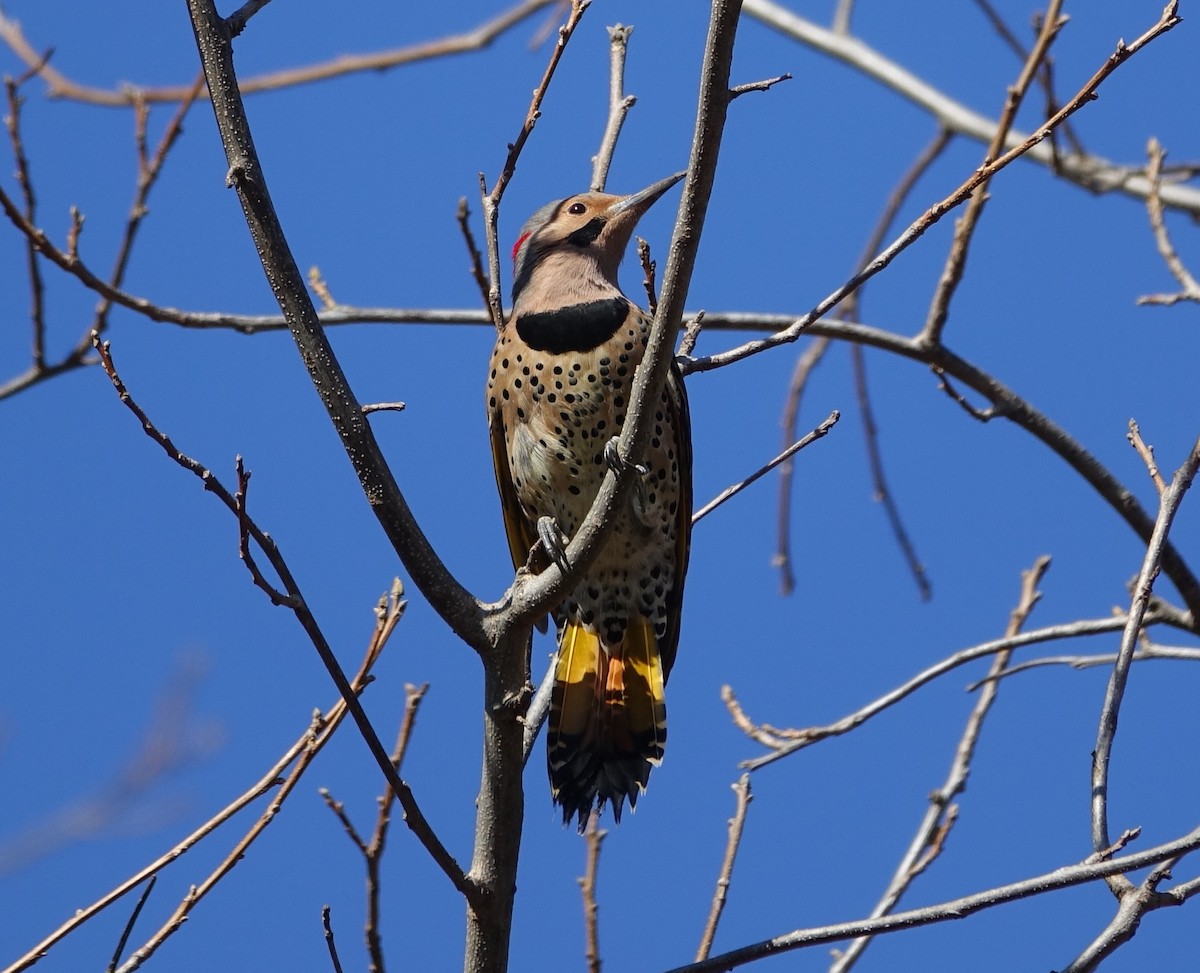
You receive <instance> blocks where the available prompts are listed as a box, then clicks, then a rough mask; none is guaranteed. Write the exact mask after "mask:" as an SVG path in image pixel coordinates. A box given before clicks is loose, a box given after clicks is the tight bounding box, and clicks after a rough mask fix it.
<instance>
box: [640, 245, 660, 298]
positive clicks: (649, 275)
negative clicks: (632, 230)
mask: <svg viewBox="0 0 1200 973" xmlns="http://www.w3.org/2000/svg"><path fill="white" fill-rule="evenodd" d="M637 255H638V263H639V264H641V267H642V288H643V290H645V292H646V309H647V310H648V311H649V312H650V313H651V314H655V313H657V312H658V288H657V287H656V286H655V283H654V278H655V271H656V270H657V269H658V264H657V263H655V261H654V260H653V259H652V258H651V256H650V244H649V243H647V242H646V241H645V240H643V239H642V238H641V237H638V238H637Z"/></svg>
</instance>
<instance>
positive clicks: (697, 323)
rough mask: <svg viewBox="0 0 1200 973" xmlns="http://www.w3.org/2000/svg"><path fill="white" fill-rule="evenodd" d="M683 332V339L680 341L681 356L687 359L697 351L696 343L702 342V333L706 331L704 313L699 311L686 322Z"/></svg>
mask: <svg viewBox="0 0 1200 973" xmlns="http://www.w3.org/2000/svg"><path fill="white" fill-rule="evenodd" d="M681 330H682V331H683V337H682V338H680V339H679V354H680V356H682V357H687V356H689V355H691V353H692V352H693V351H695V350H696V342H697V341H699V340H700V332H701V331H703V330H704V312H703V311H697V312H696V313H695V314H694V315H693V316H692V317H690V318H688V319H687V320H686V321H684V322H683V328H682V329H681Z"/></svg>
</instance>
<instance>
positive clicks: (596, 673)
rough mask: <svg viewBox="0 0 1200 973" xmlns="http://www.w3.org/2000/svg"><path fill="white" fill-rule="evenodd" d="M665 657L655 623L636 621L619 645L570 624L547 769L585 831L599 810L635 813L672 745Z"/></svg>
mask: <svg viewBox="0 0 1200 973" xmlns="http://www.w3.org/2000/svg"><path fill="white" fill-rule="evenodd" d="M664 675H665V674H664V672H663V664H662V656H661V653H660V652H659V648H658V642H657V640H656V639H655V637H654V630H653V628H652V627H651V625H650V623H649V621H647V620H646V619H644V618H642V617H640V616H638V617H636V618H634V619H633V620H632V621H631V622H630V624H629V627H628V628H627V630H626V633H625V638H624V640H623V641H622V642H621V644H619V645H614V646H604V645H603V644H602V643H601V641H600V637H599V635H598V634H597V633H596V632H594V631H591V630H589V629H588V628H587V627H585V626H584V625H583V623H581V622H579V621H575V620H571V621H568V622H566V623H565V625H564V626H563V630H562V635H561V638H560V640H559V651H558V663H557V665H556V667H555V682H554V689H553V691H552V693H551V697H550V720H549V728H548V730H547V762H548V764H549V769H550V788H551V791H552V793H553V795H554V800H555V802H556V803H558V804H560V805H561V806H562V809H563V819H564V821H569V820H570V819H571V818H572V817H576V816H577V817H578V819H579V827H580V829H581V830H582V828H583V827H584V825H585V823H586V821H587V816H588V813H589V812H590V811H591V809H592V807H593V806H597V805H598V806H600V807H603V806H604V804H605V802H609V803H611V804H612V806H613V814H614V816H615V817H616V819H617V820H618V821H619V820H620V818H621V809H622V807H623V804H624V801H625V798H626V797H628V798H629V806H630V807H633V806H634V805H635V804H636V802H637V798H638V795H639V794H640V793H641V792H642V791H643V790H644V789H645V787H646V782H647V780H648V779H649V776H650V768H651V766H658V765H659V763H661V761H662V756H663V749H664V747H665V746H666V740H667V709H666V701H665V698H664V683H665V678H664Z"/></svg>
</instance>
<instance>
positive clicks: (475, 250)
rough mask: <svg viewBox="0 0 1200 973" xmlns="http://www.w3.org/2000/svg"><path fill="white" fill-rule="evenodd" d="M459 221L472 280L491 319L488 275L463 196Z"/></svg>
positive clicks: (460, 201)
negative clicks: (468, 258) (484, 268)
mask: <svg viewBox="0 0 1200 973" xmlns="http://www.w3.org/2000/svg"><path fill="white" fill-rule="evenodd" d="M457 219H458V229H459V232H461V233H462V235H463V242H464V243H466V245H467V255H468V256H469V257H470V258H471V279H472V280H474V281H475V286H476V287H478V288H479V294H480V296H481V297H482V298H483V306H484V308H485V309H486V310H487V313H488V316H489V317H490V316H491V306H490V304H489V303H488V279H487V275H486V274H485V273H484V272H483V254H481V253H480V252H479V247H478V246H476V244H475V234H474V233H472V232H471V211H470V210H469V209H468V208H467V197H466V196H463V197H462V199H460V200H459V201H458V213H457ZM493 324H495V322H493Z"/></svg>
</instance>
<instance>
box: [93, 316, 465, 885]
mask: <svg viewBox="0 0 1200 973" xmlns="http://www.w3.org/2000/svg"><path fill="white" fill-rule="evenodd" d="M96 350H97V351H98V352H99V353H100V358H101V362H102V364H103V366H104V370H105V371H106V372H107V373H108V377H109V379H110V380H111V381H112V383H113V387H114V388H115V389H116V390H117V394H118V396H119V397H120V399H121V401H122V402H123V403H124V404H125V405H126V406H127V407H128V408H129V410H130V411H131V412H132V413H133V414H134V415H135V416H137V418H138V420H139V421H140V422H141V424H142V428H143V430H145V432H146V434H147V435H148V436H149V437H150V438H151V439H153V440H154V441H155V442H157V443H158V444H159V445H160V446H161V447H162V448H163V449H164V450H165V451H166V453H167V455H168V456H170V457H171V459H172V460H173V461H174V462H176V463H177V464H179V465H180V466H182V467H183V468H184V469H186V470H188V471H189V472H191V473H193V474H195V475H196V476H197V477H199V478H200V480H201V481H202V482H203V483H204V488H205V489H206V490H208V491H209V492H210V493H212V494H213V495H214V496H216V497H217V499H218V500H220V501H221V503H222V504H224V505H225V507H226V508H227V509H228V510H230V511H231V512H232V513H233V514H234V516H236V517H237V518H238V528H239V537H241V536H242V534H241V532H243V531H244V532H245V533H246V534H247V535H248V536H249V537H251V538H253V539H254V542H255V544H257V545H258V546H259V548H260V549H261V550H262V551H263V553H264V554H266V556H267V560H268V562H269V563H270V565H271V568H272V569H273V570H274V571H275V573H276V574H277V575H278V576H279V579H280V581H281V583H282V585H283V588H284V590H285V591H286V595H282V594H280V593H279V592H276V594H278V595H280V597H284V598H285V600H284V601H283V602H282V604H284V605H286V606H287V607H288V608H289V609H290V610H291V611H292V613H293V614H294V615H295V616H296V620H297V621H298V622H299V623H300V625H301V627H302V628H303V629H304V632H305V634H306V635H307V636H308V638H309V641H311V642H312V644H313V647H314V648H315V649H316V650H317V654H318V655H319V656H320V657H321V661H322V662H323V663H324V664H325V669H326V671H327V672H328V673H329V675H330V678H331V679H332V680H333V682H334V685H336V686H337V688H338V691H339V692H341V694H342V698H343V699H344V700H345V702H346V707H347V709H348V710H349V711H350V715H351V716H352V717H353V718H354V722H355V724H356V725H357V726H358V730H359V733H360V734H361V735H362V737H363V740H364V741H365V742H366V744H367V747H368V749H369V750H370V751H371V754H372V756H374V757H375V761H376V763H377V764H378V765H379V768H380V770H381V771H382V772H383V775H384V777H385V778H386V779H387V780H388V782H389V783H390V784H391V785H392V787H393V788H395V790H396V793H397V795H398V796H399V798H400V802H401V804H403V805H404V811H405V821H406V823H407V824H408V826H409V828H410V829H411V830H412V832H413V834H414V835H415V836H416V837H417V839H418V840H419V841H420V842H421V843H422V844H423V845H424V846H425V849H426V850H427V851H428V852H429V854H430V857H432V858H433V860H434V861H435V862H436V863H437V865H438V866H439V867H440V868H441V869H442V871H443V872H444V873H445V874H446V877H447V878H449V879H450V881H451V883H453V885H454V887H455V888H456V889H458V891H459V892H461V893H462V894H463V895H464V896H466V897H467V899H468V900H471V899H472V898H473V897H474V896H475V895H477V890H476V889H475V887H474V886H473V885H472V884H471V883H470V882H469V881H468V879H467V878H466V876H465V875H464V874H463V871H462V869H461V868H460V867H459V865H458V863H457V862H456V861H455V860H454V857H453V856H452V855H451V854H450V852H449V851H447V850H446V847H445V846H444V845H443V844H442V843H441V841H440V840H439V839H438V837H437V835H436V834H435V833H434V832H433V829H432V828H431V827H430V825H429V822H428V821H427V820H426V819H425V816H424V814H422V813H421V809H420V807H419V806H418V805H417V803H416V798H415V797H414V796H413V794H412V791H411V790H410V789H409V787H408V785H407V784H405V783H404V782H403V781H402V780H401V779H400V777H399V775H398V774H397V773H396V769H395V767H393V766H392V763H391V761H390V759H389V757H388V754H387V751H386V750H384V748H383V744H382V743H380V742H379V737H378V735H377V734H376V733H375V729H374V727H372V726H371V722H370V720H369V719H368V718H367V714H366V712H365V711H364V710H363V708H362V704H361V703H360V702H359V700H358V690H356V689H355V688H354V687H353V686H352V684H351V683H350V681H349V680H348V679H347V678H346V674H345V672H343V670H342V667H341V664H340V663H339V662H338V660H337V656H336V655H335V654H334V652H333V649H332V648H331V647H330V645H329V643H328V641H326V639H325V636H324V634H323V633H322V632H321V629H320V627H319V626H318V624H317V620H316V618H315V617H314V616H313V614H312V612H311V611H309V609H308V605H307V602H306V601H305V599H304V596H303V594H302V593H301V591H300V587H299V585H297V583H296V580H295V578H294V577H293V576H292V573H291V569H290V568H289V567H288V565H287V562H286V561H285V560H284V559H283V555H282V554H281V553H280V551H279V548H278V547H277V546H276V544H275V541H274V540H273V539H272V538H271V537H270V535H269V534H267V533H265V532H264V531H263V530H262V529H261V528H260V527H259V526H258V525H257V524H256V523H255V522H254V521H253V520H252V519H251V518H250V517H249V515H248V514H247V513H246V512H245V510H244V508H243V507H242V506H241V505H240V502H239V500H238V498H237V497H236V496H234V495H232V494H230V492H229V491H228V490H227V489H226V488H225V486H224V485H223V484H222V483H221V481H220V480H219V479H218V478H217V477H216V476H214V475H213V473H212V471H210V470H208V469H207V468H205V467H204V466H203V465H202V464H200V463H199V462H197V461H196V460H194V459H192V458H191V457H190V456H187V455H185V454H184V453H182V452H181V451H180V450H179V449H178V448H177V447H176V446H175V444H174V443H173V442H172V441H171V439H170V438H169V437H168V436H166V435H165V434H164V433H162V432H160V431H159V430H158V428H157V427H156V426H155V425H154V423H153V422H151V421H150V419H149V417H148V416H147V415H146V413H145V412H143V411H142V409H141V407H140V406H139V405H138V404H137V403H136V402H135V401H134V400H133V397H132V396H131V395H130V394H129V391H128V390H127V389H126V388H125V384H124V383H123V382H122V381H121V378H120V376H119V375H118V374H117V371H116V366H115V365H114V364H113V360H112V356H111V355H110V353H109V348H108V343H107V342H101V341H100V340H99V336H98V335H97V336H96ZM272 600H274V598H273V599H272ZM189 908H190V907H189Z"/></svg>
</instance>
